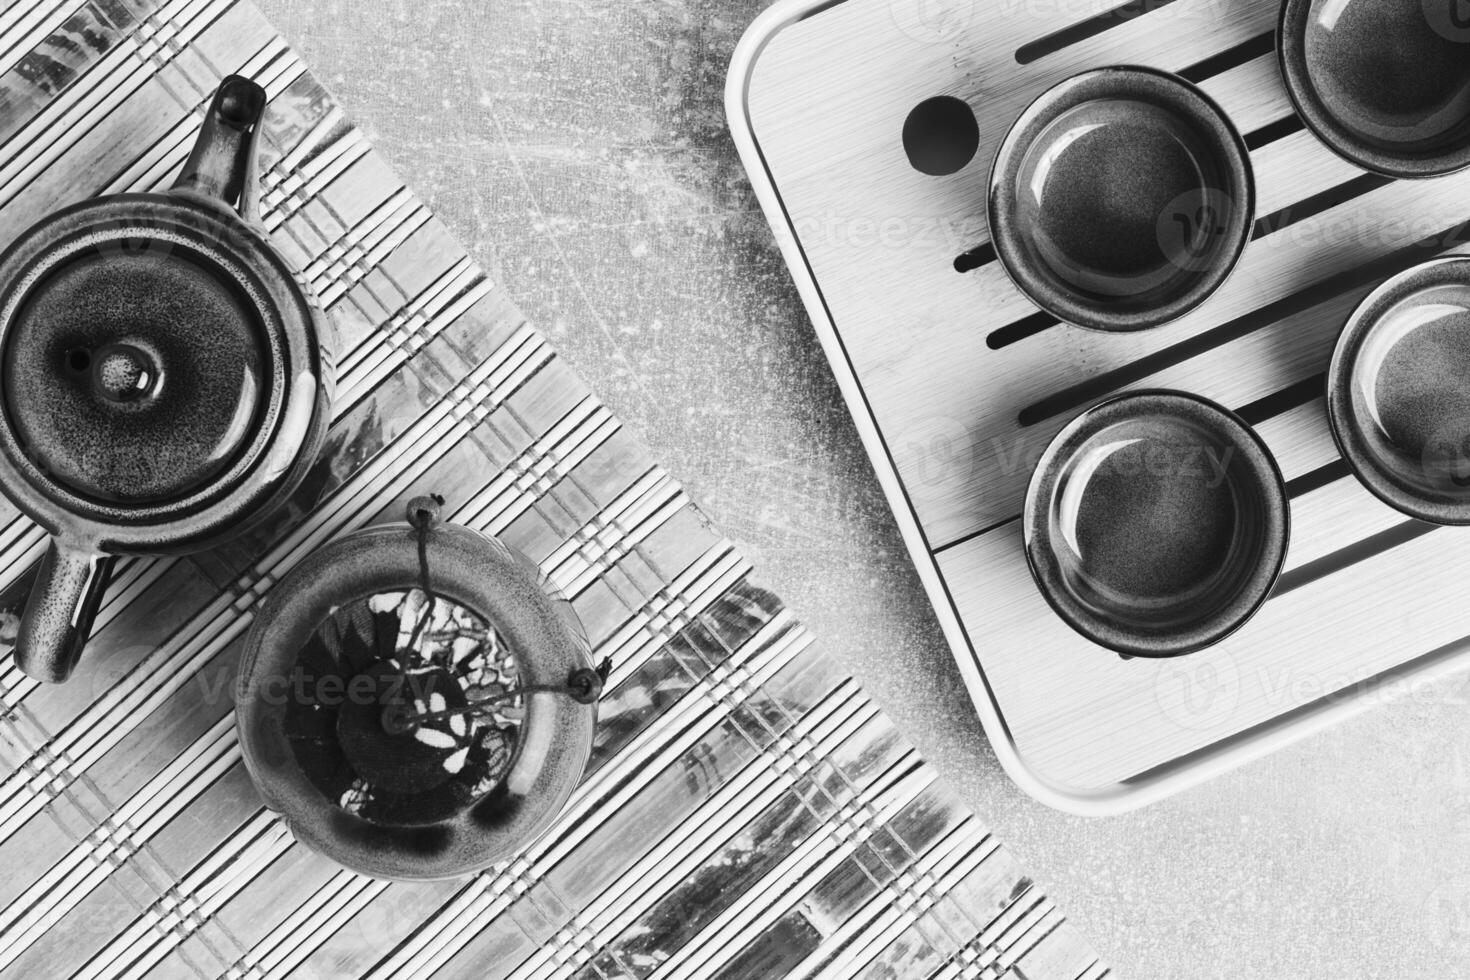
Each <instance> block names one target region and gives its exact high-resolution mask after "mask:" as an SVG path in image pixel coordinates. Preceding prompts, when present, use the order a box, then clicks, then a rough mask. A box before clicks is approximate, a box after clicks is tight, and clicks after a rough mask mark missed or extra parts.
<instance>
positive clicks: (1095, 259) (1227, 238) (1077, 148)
mask: <svg viewBox="0 0 1470 980" xmlns="http://www.w3.org/2000/svg"><path fill="white" fill-rule="evenodd" d="M1254 212H1255V183H1254V178H1253V176H1252V172H1251V164H1250V155H1249V153H1248V151H1247V150H1246V146H1245V143H1244V141H1243V140H1242V139H1241V137H1240V134H1239V133H1238V132H1237V131H1236V130H1235V127H1234V126H1233V125H1232V124H1231V122H1230V120H1229V119H1227V118H1226V116H1225V113H1224V112H1223V111H1222V110H1221V109H1220V107H1219V106H1217V105H1216V104H1215V103H1214V102H1213V101H1212V100H1211V99H1210V98H1209V97H1208V96H1206V95H1205V94H1204V93H1203V92H1201V91H1200V90H1199V89H1198V88H1196V87H1195V86H1194V85H1191V84H1190V83H1189V82H1187V81H1185V80H1184V79H1182V78H1179V77H1177V76H1175V75H1170V74H1168V73H1167V72H1161V71H1157V70H1155V69H1152V68H1137V67H1113V68H1102V69H1098V70H1096V71H1089V72H1084V73H1083V74H1080V75H1076V76H1074V77H1072V78H1069V79H1067V80H1066V81H1064V82H1062V83H1061V84H1059V85H1057V86H1055V87H1054V88H1052V89H1050V90H1048V91H1047V92H1046V93H1044V94H1043V95H1042V96H1041V97H1040V98H1038V99H1037V100H1036V101H1035V102H1033V103H1032V104H1031V105H1030V106H1029V107H1028V108H1027V109H1026V110H1025V111H1024V112H1023V113H1022V114H1021V116H1020V118H1019V119H1017V120H1016V122H1015V124H1014V125H1013V126H1012V127H1011V129H1010V132H1009V133H1007V134H1006V137H1005V139H1004V140H1003V141H1002V143H1001V147H1000V150H999V151H998V152H997V154H996V158H995V163H994V165H993V167H992V168H991V172H990V187H989V201H988V217H989V221H990V234H991V239H992V241H993V243H994V245H995V249H996V254H997V255H998V256H999V258H1000V260H1001V262H1002V264H1003V265H1004V267H1005V270H1006V272H1007V274H1008V275H1009V276H1010V277H1011V279H1012V280H1013V281H1014V282H1015V283H1016V285H1017V286H1018V287H1019V288H1020V289H1021V291H1022V292H1024V293H1026V295H1027V296H1029V297H1030V298H1031V300H1032V301H1033V302H1035V303H1036V305H1037V306H1039V307H1041V308H1042V309H1043V310H1045V311H1046V312H1048V313H1051V314H1052V315H1054V316H1055V317H1057V319H1059V320H1062V321H1063V322H1066V323H1071V324H1075V325H1077V326H1080V327H1089V328H1092V329H1095V330H1112V331H1128V330H1143V329H1146V328H1148V327H1154V326H1158V325H1159V324H1162V323H1166V322H1168V321H1170V320H1173V319H1176V318H1178V317H1180V316H1183V315H1184V314H1185V313H1188V312H1189V311H1190V310H1192V309H1194V308H1195V307H1197V306H1199V305H1200V304H1201V303H1203V302H1204V301H1205V299H1206V298H1207V297H1209V295H1210V294H1211V293H1213V292H1214V291H1215V290H1216V289H1218V288H1219V287H1220V285H1221V284H1222V283H1223V282H1224V281H1225V280H1226V278H1227V277H1228V276H1229V275H1230V272H1231V270H1232V269H1233V268H1234V267H1235V263H1236V262H1237V261H1238V260H1239V258H1240V255H1241V252H1242V251H1243V250H1244V249H1245V245H1246V242H1247V241H1248V240H1249V238H1250V233H1251V228H1252V224H1253V218H1254Z"/></svg>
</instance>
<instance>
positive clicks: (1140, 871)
mask: <svg viewBox="0 0 1470 980" xmlns="http://www.w3.org/2000/svg"><path fill="white" fill-rule="evenodd" d="M258 2H259V4H260V6H261V7H262V9H263V10H264V11H265V12H266V14H267V15H268V16H269V17H271V18H272V19H273V20H274V21H275V23H276V24H277V25H278V26H279V27H280V28H281V29H282V31H283V32H284V33H285V35H286V36H287V38H288V39H290V40H291V41H292V42H293V43H294V44H295V45H297V47H298V48H299V49H300V50H301V51H302V52H303V53H304V54H305V56H306V58H307V60H308V61H309V63H310V64H311V65H312V66H313V68H314V69H315V70H316V72H317V74H318V76H319V77H320V78H321V79H322V80H323V81H324V82H326V83H327V84H328V85H329V86H330V87H331V88H333V90H334V91H336V92H337V94H338V95H339V96H340V97H341V99H342V101H343V102H344V103H345V105H346V106H347V108H348V109H349V110H350V111H351V112H352V113H353V114H354V115H355V117H356V118H357V120H358V121H359V122H360V123H361V124H362V126H363V128H364V129H365V131H366V132H367V133H368V135H369V136H370V137H371V138H372V139H373V141H374V142H375V143H376V144H377V146H378V147H379V148H380V149H381V150H382V151H383V152H384V153H385V154H386V155H387V156H388V158H389V159H390V160H391V161H392V162H393V163H394V165H395V166H396V167H397V168H398V170H399V171H400V172H401V173H402V174H403V175H404V176H405V177H406V178H407V179H408V181H409V183H410V184H411V185H413V186H414V187H415V188H416V189H417V190H418V192H419V193H420V194H421V195H422V196H423V197H424V198H425V199H426V200H427V201H428V202H429V203H430V204H431V205H432V206H433V208H434V209H435V211H437V212H438V214H439V216H440V217H441V218H442V219H443V220H444V221H445V222H447V223H448V225H449V226H450V227H451V228H452V229H453V230H454V232H455V233H457V234H458V236H459V237H460V238H461V239H462V240H463V241H464V242H465V243H466V244H467V245H469V247H470V249H471V251H472V252H473V253H474V254H476V255H477V256H478V257H479V258H480V260H481V261H482V262H483V263H484V264H485V265H486V266H487V267H488V268H489V269H490V270H491V271H492V275H493V276H494V277H495V279H496V280H497V281H498V282H499V283H500V284H502V285H503V286H504V288H506V289H508V290H510V292H511V294H512V295H513V296H514V297H515V298H516V300H517V301H518V302H519V304H520V306H521V307H522V309H524V310H525V312H526V313H527V315H528V316H530V317H531V318H532V319H533V320H534V321H536V322H537V323H538V324H539V325H540V326H541V327H543V328H544V329H546V330H547V331H549V333H550V335H551V337H552V338H553V340H554V341H555V343H556V344H558V345H559V347H560V348H561V350H562V351H563V352H564V353H565V354H567V355H568V356H569V357H570V358H571V360H572V361H573V362H574V363H575V364H577V366H578V367H579V368H580V369H581V370H582V371H583V372H584V373H585V374H586V375H587V376H588V377H589V378H590V379H591V381H592V383H593V386H594V387H595V388H596V389H597V391H598V392H599V393H600V394H601V395H602V397H603V398H604V399H605V400H606V401H607V402H608V403H609V404H610V406H611V407H612V408H613V409H614V410H615V411H616V412H617V413H618V414H619V415H620V416H621V417H622V419H623V420H624V422H625V423H627V424H629V425H630V426H631V427H632V428H633V429H635V430H636V431H638V432H639V433H641V435H642V436H643V438H644V439H646V441H647V442H649V443H650V444H651V445H652V446H653V447H654V449H655V451H656V453H657V454H658V456H660V457H661V458H662V459H663V460H664V461H665V462H666V463H667V464H668V467H669V469H670V470H671V471H672V472H673V473H674V474H675V475H677V476H679V477H680V478H681V479H683V480H684V482H685V483H686V484H687V485H688V487H689V488H690V491H691V492H692V493H693V495H694V496H695V498H696V499H697V500H698V501H699V502H700V504H701V505H702V506H703V507H704V508H705V510H706V511H707V512H708V513H709V514H710V515H711V516H712V517H713V518H714V519H715V520H716V521H717V522H718V523H719V524H720V525H721V526H722V527H723V528H724V529H725V531H726V532H727V533H728V534H729V535H730V536H731V537H732V538H733V539H734V540H735V541H736V542H737V543H738V544H739V545H740V546H741V547H742V548H743V550H744V551H745V552H746V553H747V554H749V555H750V556H751V558H752V559H753V560H754V561H755V562H756V564H757V565H758V567H759V568H760V570H761V578H762V580H763V581H765V582H766V583H768V584H770V585H771V586H772V587H774V588H775V589H776V590H777V591H778V592H779V593H781V594H782V595H783V596H784V597H785V598H786V599H787V600H788V601H789V603H790V604H791V605H792V607H794V609H795V610H796V611H797V612H798V613H799V614H800V615H801V616H802V617H803V618H804V619H805V620H806V621H807V622H808V623H809V624H810V625H811V626H812V627H813V629H814V630H815V631H816V633H817V635H818V636H819V637H821V638H822V640H823V642H824V643H825V645H826V647H827V648H828V649H829V650H830V651H831V652H832V653H833V654H835V655H836V656H837V657H839V658H840V659H842V660H843V661H844V662H845V663H846V665H847V666H848V668H849V669H850V670H851V671H852V672H853V673H854V674H855V675H856V676H857V677H858V678H859V679H860V680H861V681H862V682H863V683H864V684H865V685H866V687H867V689H868V691H869V692H871V694H872V695H873V697H874V698H876V699H877V700H878V701H879V702H880V703H881V704H882V705H883V707H884V708H885V709H886V710H887V711H888V713H889V715H890V716H891V717H892V718H893V719H894V721H895V722H897V723H898V725H899V726H900V727H901V728H902V729H903V730H904V731H905V732H906V733H907V734H908V736H909V737H910V738H911V739H913V741H914V742H915V743H917V744H918V746H919V748H920V749H921V750H922V752H923V753H924V755H925V756H926V757H927V758H928V759H929V761H930V762H931V763H933V765H934V767H935V768H936V769H937V770H938V771H939V772H940V773H941V774H942V775H943V776H944V777H945V778H946V779H947V780H948V781H949V783H950V784H951V785H952V786H953V787H954V788H955V789H956V790H957V791H958V792H959V793H960V795H961V796H962V797H963V798H964V799H965V800H966V802H967V803H968V804H969V805H970V806H971V807H973V808H974V809H975V810H976V811H977V812H978V813H979V814H980V815H981V816H982V817H983V818H984V819H985V820H986V821H988V822H989V823H990V824H991V825H992V826H993V827H994V828H995V830H996V832H997V834H998V835H999V836H1000V837H1001V838H1002V839H1003V840H1004V841H1006V842H1007V843H1008V844H1009V845H1010V846H1011V848H1012V849H1013V850H1014V851H1015V853H1016V854H1017V855H1018V856H1019V857H1020V859H1021V860H1022V861H1023V862H1024V863H1025V864H1026V865H1027V866H1028V867H1029V868H1030V869H1031V870H1032V871H1033V872H1034V873H1035V874H1036V875H1037V876H1038V877H1039V878H1040V879H1041V880H1042V881H1044V882H1046V883H1048V884H1049V886H1050V889H1051V891H1052V893H1053V894H1054V895H1055V896H1056V897H1057V899H1058V900H1059V901H1060V902H1061V904H1062V905H1063V907H1064V908H1066V909H1067V910H1068V911H1069V913H1070V914H1071V916H1072V917H1073V919H1075V920H1076V921H1077V922H1078V923H1080V925H1081V926H1082V927H1083V928H1084V929H1085V930H1087V932H1088V933H1089V934H1090V936H1091V937H1092V939H1093V941H1094V942H1095V943H1096V945H1097V946H1098V948H1099V949H1100V950H1101V951H1102V952H1103V953H1104V955H1106V956H1107V957H1108V959H1109V960H1110V961H1111V962H1112V963H1113V964H1114V965H1115V966H1116V968H1117V971H1118V975H1119V976H1120V977H1130V978H1140V980H1147V978H1181V980H1195V978H1210V977H1232V978H1233V977H1273V978H1286V977H1290V978H1298V977H1300V978H1317V977H1322V978H1371V977H1395V978H1405V977H1409V978H1436V980H1438V978H1454V977H1463V976H1467V975H1470V726H1467V725H1466V723H1465V722H1466V716H1467V707H1466V703H1467V693H1470V686H1467V684H1466V683H1465V682H1463V681H1461V682H1457V683H1454V684H1446V685H1441V686H1438V687H1436V688H1434V689H1433V690H1431V691H1428V692H1421V693H1420V694H1419V695H1417V696H1415V697H1413V698H1411V699H1409V700H1408V701H1405V702H1402V703H1398V704H1395V705H1391V706H1389V707H1386V708H1381V709H1378V710H1376V711H1374V712H1372V713H1370V714H1368V715H1366V716H1363V717H1361V718H1360V719H1358V720H1355V721H1351V722H1348V723H1347V724H1344V725H1341V726H1339V727H1338V728H1336V729H1334V730H1332V731H1330V732H1328V733H1327V734H1325V735H1322V736H1319V737H1316V738H1314V739H1311V740H1309V741H1307V742H1305V743H1303V744H1300V745H1298V746H1296V747H1293V748H1289V749H1287V750H1285V751H1282V752H1278V753H1277V754H1275V755H1274V756H1272V757H1270V758H1269V759H1267V760H1265V761H1262V762H1259V763H1256V764H1254V765H1252V766H1249V767H1247V768H1246V769H1243V770H1240V771H1238V772H1236V773H1234V774H1231V775H1227V776H1224V777H1222V778H1218V779H1215V780H1214V781H1212V782H1210V783H1208V784H1207V785H1205V786H1204V787H1201V788H1199V789H1196V790H1193V791H1191V792H1188V793H1185V794H1183V795H1181V796H1178V797H1175V798H1173V799H1171V800H1169V801H1166V802H1164V803H1160V804H1156V805H1154V806H1152V807H1149V808H1147V809H1145V810H1143V811H1141V812H1137V813H1134V814H1132V815H1128V816H1124V817H1119V818H1112V819H1107V820H1084V819H1080V818H1075V817H1070V816H1066V815H1064V814H1061V813H1057V812H1054V811H1051V810H1049V809H1047V808H1045V807H1043V806H1041V805H1040V804H1037V803H1035V802H1033V801H1032V800H1030V799H1029V798H1028V797H1026V796H1025V795H1024V794H1022V793H1021V792H1020V791H1019V790H1018V789H1017V788H1016V787H1015V786H1014V785H1013V784H1012V783H1011V782H1010V780H1009V779H1008V778H1007V777H1006V776H1005V775H1004V773H1003V772H1002V771H1001V770H1000V768H999V765H998V764H997V762H996V760H995V756H994V753H993V752H992V751H991V749H990V747H989V745H988V743H987V742H986V739H985V737H984V735H983V734H982V733H981V731H980V727H979V724H978V722H977V721H976V719H975V716H974V714H973V711H972V709H971V707H970V704H969V701H968V699H967V697H966V695H965V693H964V688H963V684H962V683H961V681H960V679H959V676H958V674H957V672H956V670H955V668H954V666H953V663H952V661H951V659H950V654H949V651H948V648H947V647H946V645H945V643H944V641H943V640H942V638H941V637H940V633H939V630H938V627H937V625H936V624H935V622H934V619H933V616H932V614H931V613H930V611H929V607H928V604H927V601H926V599H925V597H924V594H923V592H922V590H921V589H920V587H919V583H918V579H917V577H916V576H915V574H914V572H913V569H912V566H911V565H910V563H909V561H908V559H907V558H906V556H905V553H904V549H903V546H902V544H901V542H900V540H899V537H898V533H897V531H896V529H895V528H894V525H893V522H892V519H891V517H890V515H889V512H888V509H887V506H886V504H885V503H884V500H883V497H882V494H881V492H880V491H879V489H878V485H877V483H876V481H875V479H874V477H873V473H872V470H871V468H870V466H869V464H868V461H867V458H866V456H865V455H864V454H863V451H862V448H861V446H860V444H859V442H858V438H857V435H856V433H855V432H854V430H853V427H852V424H851V422H850V420H849V417H848V414H847V411H846V409H845V408H844V406H843V404H842V401H841V398H840V396H839V394H838V392H837V389H836V386H835V384H834V382H833V380H832V378H831V375H830V373H829V371H828V368H827V364H826V362H825V360H824V359H823V357H822V354H821V351H820V349H819V348H818V346H817V343H816V340H815V337H814V336H813V334H812V329H811V326H810V324H809V323H808V321H807V318H806V316H805V314H804V312H803V311H802V308H801V303H800V301H799V299H798V297H797V295H796V292H795V290H794V288H793V287H792V285H791V281H790V278H789V277H788V275H787V273H786V270H785V268H784V266H783V265H782V263H781V259H780V256H779V255H778V253H777V252H776V249H775V246H774V244H773V242H772V239H771V236H770V233H769V231H768V230H767V228H766V225H765V222H764V219H763V217H762V216H761V214H760V213H759V211H758V209H757V205H756V203H755V200H754V197H753V195H752V193H751V191H750V188H749V186H748V184H747V182H746V180H745V176H744V173H743V172H742V170H741V168H740V164H739V162H738V160H737V159H736V156H735V150H734V147H733V145H732V144H731V142H730V139H729V137H728V135H727V134H726V131H725V124H724V111H723V108H722V89H723V83H724V75H725V69H726V66H727V65H728V63H729V57H730V54H731V51H732V50H733V47H734V45H735V42H736V41H737V40H738V38H739V36H740V34H741V33H742V32H743V31H744V29H745V28H746V26H747V25H748V24H749V23H750V21H751V20H752V19H753V18H754V17H755V15H756V14H757V13H758V12H759V11H760V9H761V8H762V7H763V6H765V4H764V3H762V2H751V0H736V2H731V3H724V4H722V3H717V2H713V0H496V2H490V0H309V2H308V0H258Z"/></svg>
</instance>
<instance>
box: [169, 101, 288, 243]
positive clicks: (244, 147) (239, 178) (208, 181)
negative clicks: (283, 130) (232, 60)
mask: <svg viewBox="0 0 1470 980" xmlns="http://www.w3.org/2000/svg"><path fill="white" fill-rule="evenodd" d="M265 104H266V92H265V89H263V88H261V87H260V86H259V85H257V84H256V83H255V82H253V81H251V80H250V79H248V78H245V77H244V76H243V75H231V76H230V77H229V78H226V79H225V80H224V81H223V82H221V83H220V87H219V91H217V92H215V94H214V100H213V101H212V102H210V104H209V113H208V114H207V115H206V116H205V118H204V128H203V129H202V130H200V132H199V139H198V140H197V141H196V142H195V144H194V149H193V151H192V152H191V153H190V154H189V160H188V162H187V163H185V164H184V170H183V172H182V173H180V174H179V179H178V180H177V181H176V182H175V183H174V187H173V189H174V190H176V191H192V192H194V193H196V194H200V195H203V196H204V197H210V198H214V199H216V200H219V201H223V202H224V203H225V204H226V205H228V206H230V207H233V208H236V209H237V210H238V211H239V212H240V217H242V218H244V219H245V220H246V221H251V222H253V221H257V220H259V217H260V200H259V198H260V182H259V180H258V179H257V176H256V143H257V141H258V139H259V137H260V121H261V119H262V118H263V117H264V116H265Z"/></svg>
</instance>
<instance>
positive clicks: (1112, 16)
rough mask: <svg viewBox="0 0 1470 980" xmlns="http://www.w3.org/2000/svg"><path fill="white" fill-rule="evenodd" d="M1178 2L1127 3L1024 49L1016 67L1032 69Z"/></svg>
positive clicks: (1143, 0)
mask: <svg viewBox="0 0 1470 980" xmlns="http://www.w3.org/2000/svg"><path fill="white" fill-rule="evenodd" d="M1175 2H1177V0H1128V2H1127V3H1125V4H1123V5H1121V6H1118V7H1114V8H1113V9H1112V10H1109V11H1106V12H1105V13H1101V14H1095V15H1093V16H1092V17H1089V18H1087V19H1086V20H1083V21H1078V22H1077V23H1075V24H1072V25H1070V26H1068V27H1064V28H1062V29H1061V30H1059V31H1053V32H1052V33H1050V34H1047V35H1046V36H1044V37H1040V38H1037V39H1036V40H1035V41H1031V42H1028V43H1026V44H1023V45H1021V47H1020V48H1018V49H1017V50H1016V64H1018V65H1029V64H1031V63H1032V62H1033V61H1040V60H1041V59H1042V58H1045V57H1046V56H1047V55H1052V54H1056V53H1057V52H1058V51H1063V50H1065V49H1067V48H1070V47H1071V46H1072V45H1074V44H1081V43H1082V42H1083V41H1086V40H1088V39H1089V38H1094V37H1096V36H1097V35H1099V34H1101V33H1103V32H1104V31H1109V30H1112V29H1113V28H1114V27H1117V26H1119V25H1120V24H1125V23H1127V22H1128V21H1131V20H1134V19H1136V18H1138V17H1142V16H1143V15H1145V14H1149V13H1152V12H1153V11H1155V10H1159V9H1161V8H1163V7H1167V6H1168V5H1169V4H1171V3H1175Z"/></svg>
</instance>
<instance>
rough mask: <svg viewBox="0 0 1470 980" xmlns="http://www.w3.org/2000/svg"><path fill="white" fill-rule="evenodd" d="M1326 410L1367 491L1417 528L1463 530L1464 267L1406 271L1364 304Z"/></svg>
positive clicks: (1466, 510)
mask: <svg viewBox="0 0 1470 980" xmlns="http://www.w3.org/2000/svg"><path fill="white" fill-rule="evenodd" d="M1328 409H1329V414H1330V416H1331V419H1332V424H1333V431H1334V433H1335V434H1336V436H1337V439H1338V443H1339V446H1340V448H1342V450H1343V455H1344V456H1345V457H1346V459H1347V460H1348V463H1349V464H1350V465H1351V466H1352V467H1353V469H1354V471H1355V472H1356V473H1357V474H1358V476H1359V478H1360V479H1362V480H1363V482H1364V483H1365V485H1366V486H1367V487H1368V489H1369V490H1371V491H1373V492H1374V493H1375V494H1377V495H1378V496H1379V497H1380V498H1381V499H1383V500H1385V501H1386V502H1388V503H1389V504H1391V505H1393V506H1395V507H1397V508H1398V509H1399V510H1401V511H1404V512H1405V513H1408V514H1410V515H1411V516H1414V517H1418V518H1420V519H1422V520H1427V521H1432V522H1434V523H1440V524H1466V523H1470V260H1467V259H1463V258H1462V259H1448V260H1442V261H1438V262H1434V263H1430V264H1429V265H1427V266H1421V267H1419V268H1417V269H1412V270H1410V271H1409V272H1408V273H1405V274H1404V275H1402V276H1400V277H1398V278H1397V279H1395V280H1391V281H1390V282H1389V283H1387V284H1386V285H1385V286H1384V287H1383V288H1382V289H1380V290H1379V291H1378V292H1377V293H1375V294H1374V295H1373V296H1370V297H1369V299H1368V300H1366V301H1365V303H1364V305H1363V307H1361V308H1360V309H1359V310H1358V312H1356V313H1355V314H1354V316H1353V318H1352V319H1351V320H1350V321H1349V324H1348V326H1347V328H1346V329H1345V330H1344V332H1343V336H1342V338H1341V339H1340V341H1339V344H1338V354H1337V356H1335V357H1334V359H1333V366H1332V371H1331V373H1330V376H1329V394H1328Z"/></svg>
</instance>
